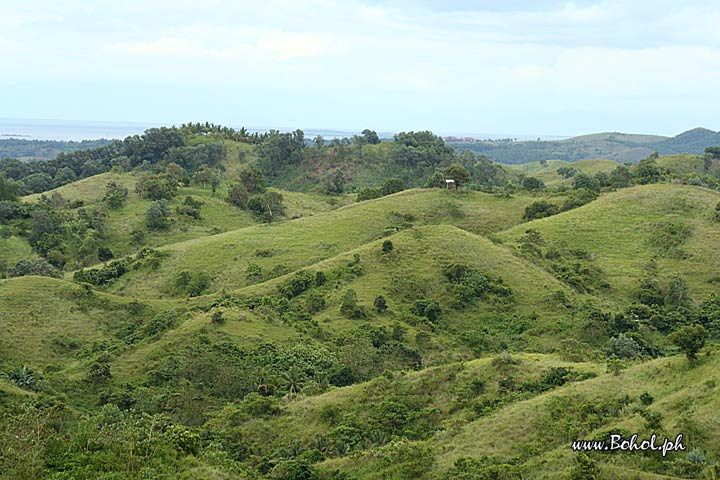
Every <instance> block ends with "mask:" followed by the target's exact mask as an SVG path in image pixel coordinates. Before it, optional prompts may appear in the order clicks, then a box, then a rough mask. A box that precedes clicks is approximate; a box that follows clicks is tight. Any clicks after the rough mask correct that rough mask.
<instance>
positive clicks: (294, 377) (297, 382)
mask: <svg viewBox="0 0 720 480" xmlns="http://www.w3.org/2000/svg"><path fill="white" fill-rule="evenodd" d="M282 376H283V379H284V380H285V386H286V387H287V389H288V398H290V399H292V398H293V397H294V396H295V395H297V393H298V392H299V391H300V388H301V387H302V377H303V374H302V371H300V369H299V368H298V367H297V366H295V365H293V366H291V367H290V368H288V370H287V371H286V372H283V374H282Z"/></svg>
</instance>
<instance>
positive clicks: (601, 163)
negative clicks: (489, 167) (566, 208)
mask: <svg viewBox="0 0 720 480" xmlns="http://www.w3.org/2000/svg"><path fill="white" fill-rule="evenodd" d="M543 163H544V164H545V165H543V164H542V163H540V162H530V163H521V164H517V165H508V166H507V167H505V168H507V169H508V170H511V171H517V172H521V173H524V174H525V175H531V176H533V177H537V178H539V179H540V180H542V181H543V183H545V185H547V186H557V185H560V184H565V185H569V184H571V183H572V178H563V177H562V176H561V175H559V174H558V173H557V170H558V168H562V167H572V168H574V169H576V170H579V171H581V172H583V173H587V174H589V175H595V174H596V173H599V172H605V173H610V172H612V171H613V170H614V169H615V167H617V166H618V165H620V164H619V163H618V162H615V161H612V160H578V161H577V162H566V161H564V160H548V161H546V162H543Z"/></svg>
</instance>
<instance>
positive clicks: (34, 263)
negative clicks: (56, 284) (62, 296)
mask: <svg viewBox="0 0 720 480" xmlns="http://www.w3.org/2000/svg"><path fill="white" fill-rule="evenodd" d="M25 275H40V276H43V277H55V278H58V277H60V273H59V272H58V271H57V270H55V268H53V266H52V265H50V264H49V263H48V262H47V261H46V260H45V259H44V258H25V259H22V260H20V261H18V262H17V263H16V264H15V265H14V266H13V267H12V268H10V270H9V271H8V276H9V277H22V276H25Z"/></svg>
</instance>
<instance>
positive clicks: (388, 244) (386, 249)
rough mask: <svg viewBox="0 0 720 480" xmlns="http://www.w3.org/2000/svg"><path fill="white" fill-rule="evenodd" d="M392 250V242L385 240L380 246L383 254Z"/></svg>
mask: <svg viewBox="0 0 720 480" xmlns="http://www.w3.org/2000/svg"><path fill="white" fill-rule="evenodd" d="M393 248H394V245H393V242H392V241H390V240H385V241H384V242H383V244H382V251H383V252H390V251H392V249H393Z"/></svg>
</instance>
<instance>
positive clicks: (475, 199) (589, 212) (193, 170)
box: [0, 124, 720, 480]
mask: <svg viewBox="0 0 720 480" xmlns="http://www.w3.org/2000/svg"><path fill="white" fill-rule="evenodd" d="M205 130H207V132H206V131H205ZM188 131H189V132H190V133H188ZM198 131H201V132H200V133H199V134H198ZM701 133H702V132H701ZM368 137H369V138H365V139H364V140H363V139H356V140H355V143H352V142H345V143H343V142H339V141H338V142H333V143H330V144H329V145H319V143H320V142H318V143H316V144H315V145H313V146H306V147H301V146H300V145H304V143H302V142H304V140H302V138H301V135H300V134H298V133H297V132H295V133H293V134H289V135H281V134H269V135H268V136H264V137H260V136H255V137H251V136H248V135H247V134H246V132H245V133H242V132H235V131H226V130H222V129H221V127H217V126H210V125H209V124H208V125H191V126H184V127H183V130H177V131H176V130H172V129H169V130H167V131H155V132H148V134H146V136H145V137H142V138H140V137H138V138H135V139H134V140H131V141H128V142H127V144H123V145H122V146H121V145H119V144H114V146H113V147H112V148H117V149H120V148H122V149H123V150H122V152H121V153H131V154H132V155H131V156H128V157H126V158H123V157H119V158H120V160H118V159H117V158H118V157H114V158H109V154H108V152H107V151H106V150H98V151H95V152H94V153H87V154H83V155H90V156H93V155H95V156H97V158H91V159H90V160H88V161H89V162H90V164H89V166H88V165H87V164H86V163H87V161H86V160H84V158H85V157H83V156H82V155H80V154H77V155H78V156H72V155H70V156H67V157H63V159H61V161H60V162H59V163H58V164H57V165H56V166H57V167H60V166H61V165H65V163H63V162H66V163H67V165H69V166H62V168H67V169H73V168H78V169H79V170H80V174H81V176H84V178H82V179H80V180H77V181H74V182H66V183H63V182H64V180H63V177H67V176H68V175H69V174H68V172H67V170H66V171H65V173H64V174H62V175H61V174H60V173H59V171H58V172H56V173H55V174H54V176H53V178H52V180H53V182H54V183H53V185H58V184H61V186H59V187H58V188H56V189H54V190H45V191H42V193H41V194H35V195H30V196H26V197H23V198H22V200H24V202H17V201H13V198H9V199H7V200H3V201H0V223H1V225H0V233H2V238H0V260H2V261H4V264H3V265H2V266H3V268H2V269H1V270H0V272H2V273H3V275H2V276H3V277H4V276H5V273H6V271H7V274H8V276H9V277H12V278H2V279H0V331H1V332H2V335H0V373H1V375H0V478H9V479H13V480H15V479H20V480H23V479H36V478H48V479H53V480H59V479H70V478H72V479H88V480H89V479H96V478H107V479H110V478H112V479H123V480H124V479H135V478H157V479H166V478H167V479H169V478H186V479H208V480H215V479H252V480H266V479H267V480H285V479H288V480H296V479H303V480H349V479H386V478H389V479H413V480H440V479H450V480H461V479H462V480H469V479H473V480H474V479H520V478H529V479H558V480H559V479H562V480H577V479H600V480H611V479H616V478H626V479H641V480H650V479H660V478H671V479H690V478H717V476H718V473H720V472H719V468H720V467H719V465H720V463H718V462H720V457H718V453H717V452H718V451H719V449H720V435H719V434H718V431H719V430H718V426H719V425H718V419H717V415H716V412H717V409H718V398H719V397H718V386H717V382H718V380H719V378H718V376H719V375H718V371H719V370H718V366H720V365H719V363H720V357H719V356H718V350H717V341H718V340H720V300H718V297H717V295H718V294H720V290H719V287H718V284H719V283H720V277H719V276H718V274H717V271H718V270H719V269H720V260H719V259H718V256H717V255H716V252H715V250H716V249H715V246H716V245H717V244H718V242H720V223H719V222H718V220H717V217H718V213H717V212H718V205H719V204H720V193H718V192H717V191H715V190H711V189H709V188H704V187H700V186H693V185H700V184H701V185H707V186H714V185H717V181H716V180H717V178H718V177H720V174H719V173H718V171H717V162H716V161H713V160H712V159H711V158H710V157H709V156H700V155H690V154H682V155H681V154H677V155H671V156H664V157H659V158H657V159H655V158H648V159H647V160H645V161H643V162H642V163H641V164H640V165H639V166H635V167H633V168H632V169H629V168H626V167H624V166H621V165H620V164H619V163H617V162H616V161H613V160H580V161H577V162H573V163H570V162H568V161H564V160H557V159H554V160H548V161H547V162H546V163H545V162H543V164H541V163H540V162H534V163H527V164H524V165H517V166H510V167H507V169H506V168H501V167H499V166H497V165H494V164H492V163H490V162H488V161H487V160H483V159H482V158H479V157H474V156H468V155H464V154H461V155H457V156H455V155H453V154H452V152H449V151H448V149H447V148H446V146H445V145H444V144H443V143H442V141H441V140H440V139H438V138H437V137H435V136H433V135H432V134H430V133H429V132H417V133H410V134H406V135H404V136H400V139H399V141H398V144H397V145H394V144H392V143H391V142H384V143H369V142H371V141H373V140H372V138H371V136H368ZM693 138H694V137H693ZM168 139H169V140H168ZM166 141H171V143H172V142H174V143H172V145H175V146H171V147H169V148H166V146H167V145H165V143H164V142H166ZM364 142H365V143H364ZM576 142H577V145H576V146H575V147H578V145H580V144H587V143H590V144H593V145H596V146H601V145H609V144H612V145H614V146H616V147H617V148H620V147H619V146H624V147H632V148H636V147H637V145H640V144H656V143H660V142H665V140H663V139H661V138H655V137H651V136H626V135H623V134H607V135H598V136H588V137H585V138H580V139H576ZM566 143H567V142H566ZM633 144H634V146H633ZM158 145H160V146H158ZM575 147H573V148H575ZM303 148H304V149H306V150H305V151H303ZM578 148H580V147H578ZM603 148H604V147H603ZM613 148H614V147H613ZM637 148H644V147H637ZM148 149H149V150H148ZM154 149H159V150H158V151H161V152H163V153H162V155H161V156H160V157H158V156H157V155H156V153H157V152H156V151H155V150H154ZM578 151H579V150H578ZM618 151H619V150H618ZM211 157H212V158H213V159H214V160H213V161H214V162H215V163H213V166H212V169H210V168H205V167H202V166H201V164H199V162H201V161H203V159H206V158H211ZM78 158H79V159H80V160H83V162H82V163H80V164H76V162H75V160H77V159H78ZM553 158H561V157H559V156H556V157H553ZM148 159H150V160H153V161H152V162H151V161H150V160H148ZM170 159H175V160H177V161H178V162H181V163H183V165H185V166H187V168H186V169H185V168H184V167H181V168H178V167H180V165H179V164H178V163H175V162H170V161H169V160H170ZM351 160H352V161H351ZM153 162H154V163H153ZM451 162H452V163H456V165H454V166H453V167H452V168H449V169H448V171H447V172H445V171H444V170H443V169H444V168H446V166H447V165H450V164H451ZM211 163H212V162H211ZM133 164H136V165H135V167H133V168H127V170H131V171H123V170H126V168H125V167H128V166H130V167H132V166H133ZM349 164H352V167H348V165H349ZM5 165H6V166H7V167H8V168H15V167H16V165H14V164H12V162H10V163H6V164H5ZM110 165H112V167H111V168H112V171H106V172H104V173H100V174H97V175H84V174H83V172H84V173H88V172H89V171H90V170H92V169H91V168H90V167H93V166H94V167H98V169H100V166H102V167H103V168H104V167H108V166H110ZM122 165H125V167H123V166H122ZM460 165H462V167H460ZM251 166H255V167H257V169H255V170H253V169H252V168H251ZM570 166H571V167H573V168H575V169H576V170H578V171H580V172H582V173H584V174H586V175H579V174H578V175H576V176H575V177H574V179H573V178H568V179H563V178H561V176H560V175H558V174H557V170H558V168H561V167H570ZM115 167H118V168H115ZM346 167H347V168H346ZM33 168H39V167H38V166H37V165H35V166H34V167H33ZM461 168H464V169H465V172H463V170H462V169H461ZM336 169H339V170H336ZM344 169H345V170H344ZM58 170H60V169H58ZM73 171H74V170H73ZM338 171H340V172H343V173H342V175H340V174H339V173H338ZM198 172H199V173H198ZM328 172H330V173H331V174H332V175H333V176H332V177H331V180H332V179H336V180H338V182H336V183H333V184H330V185H329V187H330V188H328V184H327V183H328V177H327V175H328ZM449 172H452V175H453V176H456V175H457V177H456V178H458V179H459V180H461V188H460V189H458V190H449V189H446V188H438V187H437V185H438V183H440V184H441V185H444V179H445V178H446V177H447V176H448V175H450V174H451V173H449ZM611 172H612V173H611ZM600 173H602V174H605V175H598V174H600ZM203 174H206V176H204V177H203V176H202V175H203ZM264 174H266V175H267V176H266V178H265V181H266V182H267V184H268V188H267V190H265V189H264V186H263V185H260V186H258V183H262V182H261V180H259V178H260V177H261V176H262V175H264ZM465 174H467V175H465ZM33 175H36V176H35V177H34V178H33ZM213 175H215V176H214V177H213ZM394 175H399V176H402V175H407V176H408V178H409V179H411V181H406V182H404V183H405V186H410V185H418V184H420V183H421V180H422V181H423V182H424V181H425V178H427V176H428V175H434V177H435V181H436V183H434V184H435V185H436V187H435V188H412V189H408V190H401V191H397V190H399V189H400V188H402V183H403V182H396V181H395V180H392V179H391V178H390V177H391V176H394ZM527 177H535V178H538V179H540V180H543V182H544V183H545V186H543V185H541V184H539V182H532V181H530V182H527V181H522V179H523V178H524V179H526V180H527ZM28 178H30V180H28ZM58 179H60V180H63V181H60V180H58ZM388 179H390V180H391V181H390V182H388ZM438 179H439V181H438ZM45 180H47V179H43V178H40V179H39V180H38V176H37V174H30V175H28V176H27V177H23V180H22V182H24V184H25V185H26V186H32V185H40V186H41V187H42V183H43V182H45ZM576 180H577V182H576ZM110 181H113V182H115V184H116V185H118V186H119V187H121V188H119V189H116V190H114V192H115V193H118V192H119V196H120V197H122V198H120V201H119V202H118V204H117V205H113V204H112V202H110V201H107V200H103V197H104V196H105V194H106V191H107V185H108V182H110ZM212 182H214V187H215V188H216V191H215V192H214V193H213V190H212V188H211V186H210V185H211V184H213V183H212ZM343 182H346V185H345V184H343ZM45 183H47V182H45ZM393 183H394V184H396V185H397V184H398V183H399V184H400V185H399V186H398V187H397V188H394V187H393V188H389V187H388V185H389V186H391V187H392V186H393ZM318 184H320V185H323V186H322V187H321V188H316V187H317V185H318ZM338 184H341V185H340V187H342V188H337V189H335V187H338ZM429 184H430V185H432V184H433V183H432V182H430V183H429ZM8 185H9V186H8ZM138 185H139V186H140V188H139V189H138V188H137V187H138ZM363 186H371V187H374V188H376V189H377V191H376V193H377V195H374V196H378V195H381V196H380V197H379V198H374V199H370V200H365V201H357V197H358V195H355V194H354V193H341V192H342V191H348V190H351V191H352V190H354V189H356V188H358V187H363ZM0 187H2V189H0V191H1V192H4V193H3V194H5V195H7V196H8V197H13V195H14V193H13V191H12V190H13V188H14V187H13V184H12V183H11V182H5V183H2V184H0ZM280 187H284V188H280ZM289 187H292V190H287V188H289ZM346 187H347V188H346ZM386 187H387V189H386ZM123 188H126V189H127V197H125V195H124V191H123ZM3 189H4V190H3ZM151 189H155V190H151ZM333 189H335V190H333ZM148 190H151V191H152V195H151V194H149V193H148ZM167 190H172V191H170V192H168V191H167ZM175 190H177V191H175ZM138 191H140V192H141V193H143V195H142V196H141V195H140V194H139V193H138ZM8 192H9V194H8ZM111 192H112V190H111ZM392 192H394V193H392ZM331 193H333V194H331ZM371 193H372V191H371ZM371 196H373V195H371ZM153 197H154V198H162V200H154V199H153ZM186 197H191V201H190V202H188V201H186ZM280 197H281V199H280ZM365 198H368V197H365ZM228 199H232V201H233V202H234V203H231V202H229V201H228ZM273 201H274V202H275V203H271V202H273ZM200 202H202V204H200ZM263 202H264V203H263ZM266 204H267V205H271V206H269V207H267V208H272V209H274V210H275V212H274V213H271V215H270V216H268V215H267V211H266V210H265V208H266ZM158 205H162V206H164V208H166V209H167V218H166V220H167V225H166V226H163V228H154V227H151V226H150V223H149V222H148V212H149V211H152V208H155V207H157V208H160V207H158ZM282 207H284V212H282V211H283V208H282ZM183 212H185V213H183ZM540 217H543V218H540ZM531 218H534V220H529V219H531ZM138 231H141V233H142V235H140V234H138ZM104 249H108V250H111V253H112V254H113V255H112V256H111V255H108V252H107V251H106V250H104ZM83 252H86V253H83ZM87 252H89V253H87ZM63 255H66V256H67V261H66V262H65V263H62V262H60V261H59V259H60V260H62V258H63V257H62V256H63ZM100 259H103V261H100ZM51 261H52V262H54V265H55V267H57V268H55V267H52V266H51V265H50V263H52V262H51ZM48 262H50V263H48ZM80 267H85V268H80ZM38 273H39V274H43V275H46V276H37V275H36V274H38ZM632 433H638V434H639V435H640V438H641V439H644V438H647V437H649V436H650V435H652V434H657V435H658V436H660V437H662V438H664V437H666V436H667V437H671V438H675V436H676V435H678V434H679V433H682V434H683V436H684V441H685V443H686V445H687V447H688V449H687V450H685V451H681V452H672V453H669V454H668V455H667V456H666V457H663V456H662V455H660V454H659V453H657V452H644V453H643V452H628V453H622V452H613V453H600V452H590V453H588V454H579V453H576V452H573V450H572V447H571V445H572V442H573V441H575V440H578V439H606V438H608V436H609V435H610V434H622V435H623V436H626V437H629V436H630V435H631V434H632Z"/></svg>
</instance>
